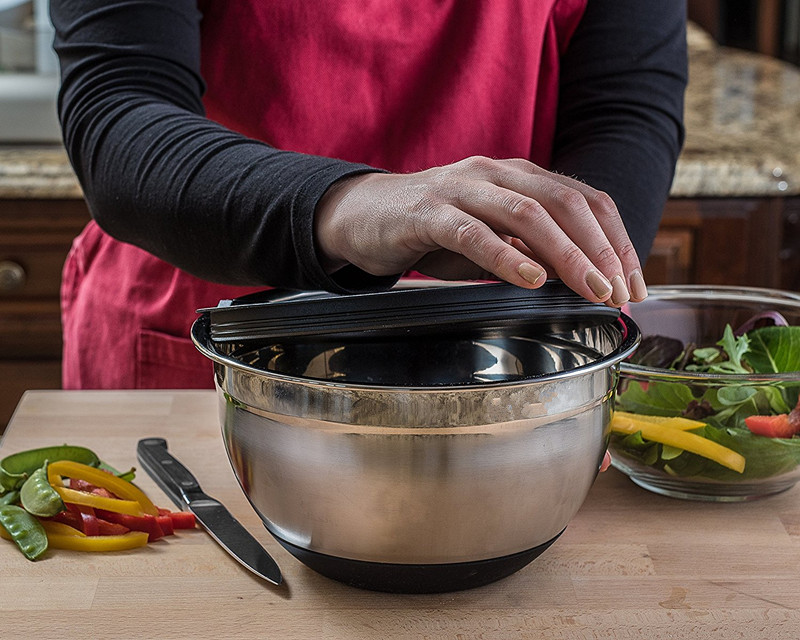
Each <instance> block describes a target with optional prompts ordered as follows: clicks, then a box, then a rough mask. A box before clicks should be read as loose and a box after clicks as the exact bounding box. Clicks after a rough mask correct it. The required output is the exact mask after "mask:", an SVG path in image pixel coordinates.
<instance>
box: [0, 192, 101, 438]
mask: <svg viewBox="0 0 800 640" xmlns="http://www.w3.org/2000/svg"><path fill="white" fill-rule="evenodd" d="M88 220H89V212H88V210H87V208H86V205H85V204H84V202H83V201H82V200H77V199H74V200H28V199H18V200H10V199H6V200H0V432H2V430H3V428H4V427H5V424H6V423H7V422H8V419H9V418H10V417H11V413H12V412H13V410H14V407H16V405H17V402H18V401H19V398H20V396H21V395H22V392H23V391H25V390H27V389H58V388H59V387H60V386H61V318H60V306H59V287H60V282H61V268H62V266H63V264H64V259H65V258H66V256H67V252H68V251H69V248H70V246H71V244H72V240H73V238H75V236H77V235H78V234H79V233H80V231H81V229H83V227H84V226H85V225H86V223H87V222H88Z"/></svg>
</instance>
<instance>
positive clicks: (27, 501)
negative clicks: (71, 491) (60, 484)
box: [19, 463, 66, 518]
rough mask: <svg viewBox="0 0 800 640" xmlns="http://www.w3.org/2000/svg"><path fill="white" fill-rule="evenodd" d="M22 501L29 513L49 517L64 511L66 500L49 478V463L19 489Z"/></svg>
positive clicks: (35, 472) (34, 473) (33, 474)
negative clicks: (54, 487)
mask: <svg viewBox="0 0 800 640" xmlns="http://www.w3.org/2000/svg"><path fill="white" fill-rule="evenodd" d="M19 498H20V502H22V506H23V507H25V510H26V511H27V512H28V513H32V514H33V515H35V516H40V517H42V518H49V517H51V516H54V515H56V514H57V513H59V512H61V511H64V510H65V509H66V507H65V506H64V501H63V500H62V499H61V496H60V495H58V492H57V491H56V490H55V489H53V487H52V486H51V485H50V482H49V481H48V480H47V463H45V464H44V465H43V466H41V467H39V468H38V469H37V470H36V471H34V472H33V473H32V474H31V475H30V477H29V478H28V479H27V480H25V482H24V483H23V484H22V489H20V490H19Z"/></svg>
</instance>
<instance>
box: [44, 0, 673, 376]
mask: <svg viewBox="0 0 800 640" xmlns="http://www.w3.org/2000/svg"><path fill="white" fill-rule="evenodd" d="M50 10H51V17H52V20H53V23H54V26H55V30H56V36H55V41H54V47H55V49H56V52H57V53H58V56H59V59H60V65H61V89H60V94H59V103H58V106H59V117H60V121H61V124H62V129H63V138H64V144H65V146H66V149H67V152H68V154H69V157H70V160H71V162H72V165H73V167H74V170H75V173H76V175H77V176H78V178H79V180H80V183H81V185H82V187H83V190H84V194H85V198H86V201H87V203H88V206H89V209H90V211H91V214H92V218H93V220H92V221H91V222H90V223H89V225H88V226H87V228H86V229H85V230H84V231H83V233H82V234H81V235H80V236H79V237H78V238H77V239H76V240H75V242H74V243H73V247H72V250H71V252H70V255H69V257H68V259H67V262H66V263H65V266H64V274H63V283H62V316H63V330H64V358H63V386H64V387H65V388H68V389H69V388H131V387H146V388H155V387H171V388H183V387H189V388H193V387H194V388H196V387H206V386H210V385H212V371H211V367H210V365H209V363H208V362H207V361H206V360H205V359H204V358H203V357H202V356H201V355H200V354H199V353H198V352H197V351H196V350H195V349H194V347H193V346H192V344H191V342H190V340H189V338H188V334H189V329H190V326H191V323H192V321H193V320H194V319H195V317H196V310H197V309H198V308H202V307H208V306H214V305H216V304H217V302H218V301H219V300H222V299H227V298H233V297H237V296H239V295H242V294H244V293H248V292H251V291H256V290H263V289H265V288H269V287H281V288H289V289H323V290H328V291H332V292H337V293H354V292H364V291H376V290H383V289H387V288H389V287H391V286H393V285H394V284H395V283H396V282H397V281H398V279H399V278H401V277H402V276H403V274H409V273H416V274H422V275H423V276H426V277H433V278H440V279H500V280H505V281H508V282H510V283H512V284H515V285H518V286H520V287H528V288H534V287H538V286H541V284H542V283H543V282H544V281H545V280H546V279H547V278H551V277H552V278H560V279H561V280H563V281H564V282H565V283H566V284H567V285H568V286H569V287H571V288H572V289H573V290H574V291H576V292H577V293H579V294H580V295H582V296H584V297H586V298H587V299H589V300H593V301H597V302H604V303H606V304H609V305H613V306H621V305H623V304H625V303H627V302H628V301H629V300H631V301H634V302H636V301H639V300H642V299H643V298H644V297H645V296H646V295H647V293H646V284H645V282H644V278H643V277H642V267H641V265H642V263H643V262H644V260H645V259H646V257H647V255H648V252H649V251H650V248H651V245H652V242H653V238H654V236H655V233H656V231H657V229H658V225H659V220H660V216H661V211H662V209H663V206H664V202H665V200H666V198H667V195H668V192H669V187H670V184H671V181H672V177H673V174H674V170H675V165H676V162H677V157H678V154H679V152H680V149H681V145H682V142H683V123H682V114H683V93H684V90H685V86H686V82H687V60H686V34H685V28H686V16H685V3H683V2H680V1H678V0H667V1H666V2H658V3H644V2H640V1H639V0H588V1H587V0H539V1H537V2H531V1H529V0H497V1H494V0H493V1H492V2H477V1H474V2H473V1H468V0H439V1H436V2H434V1H429V2H423V1H421V0H315V2H313V3H307V2H291V1H290V0H232V1H230V2H215V1H213V0H199V2H194V1H191V0H160V1H156V0H118V1H117V2H114V3H111V4H109V3H106V2H104V1H103V0H80V1H76V0H70V1H67V0H51V3H50Z"/></svg>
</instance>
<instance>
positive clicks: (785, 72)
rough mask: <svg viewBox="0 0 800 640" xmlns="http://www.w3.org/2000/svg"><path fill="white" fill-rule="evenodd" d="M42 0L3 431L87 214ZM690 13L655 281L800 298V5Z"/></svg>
mask: <svg viewBox="0 0 800 640" xmlns="http://www.w3.org/2000/svg"><path fill="white" fill-rule="evenodd" d="M667 1H678V0H667ZM47 4H48V0H25V1H23V0H0V381H2V384H0V432H2V430H3V428H4V425H5V424H6V422H7V420H8V418H9V417H10V415H11V412H12V411H13V408H14V407H15V406H16V404H17V402H18V400H19V397H20V395H21V394H22V393H23V392H24V391H25V390H26V389H48V388H58V387H59V386H60V383H61V374H60V354H61V325H60V320H59V283H60V278H61V265H62V264H63V261H64V258H65V257H66V253H67V251H68V250H69V247H70V244H71V242H72V239H73V238H74V237H75V236H76V235H77V234H78V233H79V232H80V230H81V229H82V228H83V226H84V225H85V223H86V222H87V221H88V219H89V213H88V211H87V208H86V205H85V204H84V202H83V200H82V194H81V190H80V187H79V185H78V183H77V181H76V180H75V177H74V175H73V173H72V170H71V168H70V166H69V163H68V161H67V158H66V155H65V153H64V150H63V148H62V146H61V144H60V141H59V128H58V121H57V118H56V112H55V103H56V93H57V89H58V72H57V64H56V58H55V54H54V53H53V52H52V50H51V42H52V27H51V25H50V21H49V18H48V12H47ZM687 8H688V13H689V18H690V25H689V30H688V34H687V37H688V42H689V51H690V82H689V89H688V92H687V97H686V125H687V138H686V144H685V146H684V150H683V153H682V155H681V157H680V159H679V162H678V168H677V173H676V177H675V181H674V183H673V187H672V192H671V197H670V200H669V202H668V204H667V207H666V209H665V211H664V217H663V221H662V225H661V229H660V232H659V234H658V238H657V240H656V243H655V246H654V249H653V252H652V254H651V257H650V259H649V260H648V263H647V266H646V276H647V281H648V283H650V284H683V283H695V284H714V285H719V284H724V285H734V286H758V287H771V288H779V289H786V290H792V291H798V292H800V66H799V65H800V0H689V2H688V5H687Z"/></svg>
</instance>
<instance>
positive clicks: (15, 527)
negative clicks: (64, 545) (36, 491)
mask: <svg viewBox="0 0 800 640" xmlns="http://www.w3.org/2000/svg"><path fill="white" fill-rule="evenodd" d="M3 533H4V534H6V535H5V536H3V537H8V538H10V539H11V540H13V541H14V542H15V543H16V544H17V546H18V547H19V548H20V551H22V553H23V554H25V557H26V558H28V560H36V558H38V557H39V556H41V555H42V554H43V553H44V552H45V551H47V533H46V532H45V530H44V527H43V526H42V523H41V522H39V521H38V520H37V519H36V518H35V517H34V516H32V515H31V514H30V513H28V512H27V511H25V509H23V508H22V507H17V506H16V505H13V504H4V505H2V506H0V534H3Z"/></svg>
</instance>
